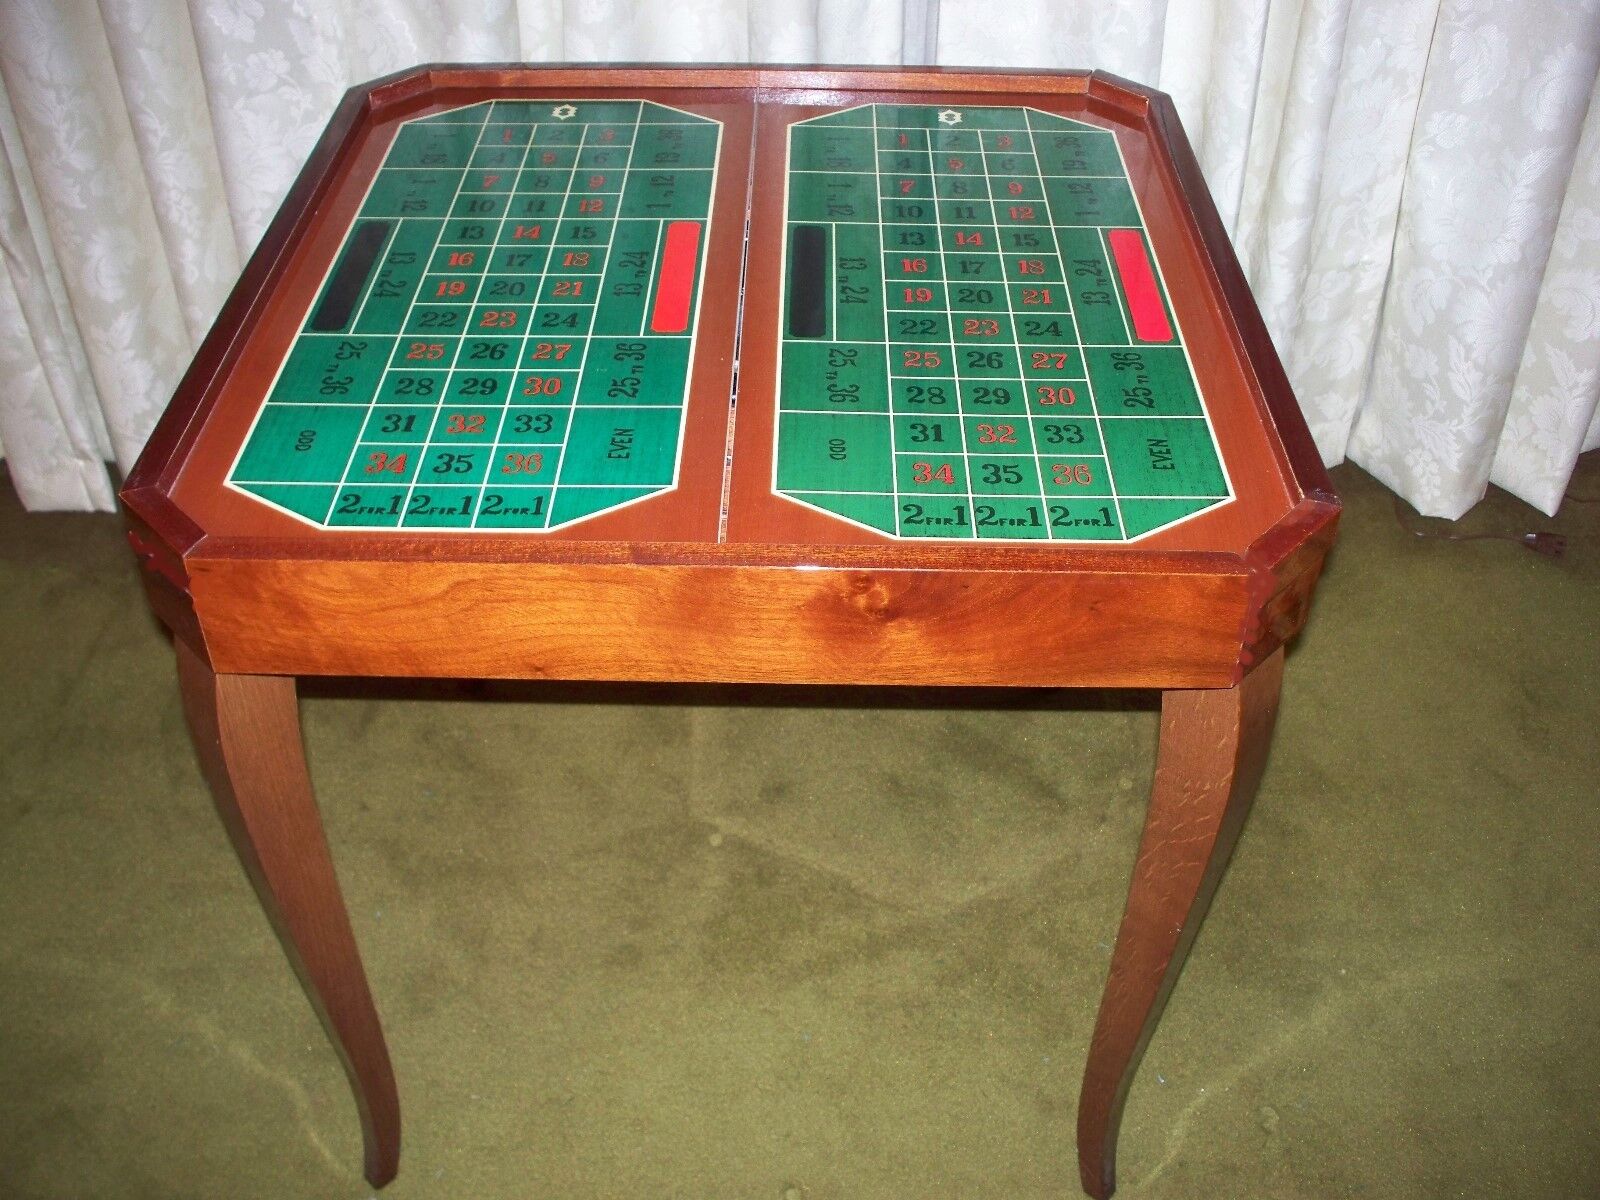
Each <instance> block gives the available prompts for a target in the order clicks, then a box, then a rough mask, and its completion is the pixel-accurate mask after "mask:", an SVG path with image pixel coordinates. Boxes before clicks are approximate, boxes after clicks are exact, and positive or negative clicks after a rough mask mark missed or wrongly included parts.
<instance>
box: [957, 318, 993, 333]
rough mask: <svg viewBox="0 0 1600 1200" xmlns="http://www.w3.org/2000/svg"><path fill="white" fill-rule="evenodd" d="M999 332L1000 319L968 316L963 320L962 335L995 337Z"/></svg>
mask: <svg viewBox="0 0 1600 1200" xmlns="http://www.w3.org/2000/svg"><path fill="white" fill-rule="evenodd" d="M999 332H1000V322H999V321H989V320H985V319H984V318H982V317H968V318H967V319H966V320H964V321H962V322H961V336H962V337H994V335H995V334H997V333H999Z"/></svg>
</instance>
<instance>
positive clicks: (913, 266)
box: [900, 258, 928, 275]
mask: <svg viewBox="0 0 1600 1200" xmlns="http://www.w3.org/2000/svg"><path fill="white" fill-rule="evenodd" d="M927 269H928V260H927V259H925V258H902V259H901V260H900V273H901V274H902V275H921V274H923V273H925V272H926V271H927Z"/></svg>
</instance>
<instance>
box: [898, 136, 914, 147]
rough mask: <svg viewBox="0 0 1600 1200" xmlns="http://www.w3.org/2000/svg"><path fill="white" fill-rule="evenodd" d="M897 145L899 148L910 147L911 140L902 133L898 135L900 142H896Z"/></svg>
mask: <svg viewBox="0 0 1600 1200" xmlns="http://www.w3.org/2000/svg"><path fill="white" fill-rule="evenodd" d="M898 144H899V145H901V146H909V145H911V139H910V138H908V137H906V135H905V134H903V133H902V134H901V135H900V141H899V142H898Z"/></svg>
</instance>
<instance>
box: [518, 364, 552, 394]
mask: <svg viewBox="0 0 1600 1200" xmlns="http://www.w3.org/2000/svg"><path fill="white" fill-rule="evenodd" d="M534 357H535V358H539V357H541V356H540V355H538V354H535V355H534ZM560 391H561V376H559V375H529V376H528V377H527V378H526V379H524V380H523V381H522V394H523V395H524V396H554V395H557V394H558V393H559V392H560Z"/></svg>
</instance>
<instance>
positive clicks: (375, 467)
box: [364, 450, 406, 475]
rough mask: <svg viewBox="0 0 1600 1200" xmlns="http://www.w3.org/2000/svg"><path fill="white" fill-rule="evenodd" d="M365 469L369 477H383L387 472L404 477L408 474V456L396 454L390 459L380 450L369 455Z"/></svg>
mask: <svg viewBox="0 0 1600 1200" xmlns="http://www.w3.org/2000/svg"><path fill="white" fill-rule="evenodd" d="M364 469H365V471H366V473H367V474H368V475H381V474H383V473H384V472H385V471H388V472H390V473H391V474H394V475H404V474H405V473H406V456H405V455H404V454H396V455H395V456H394V457H393V458H390V457H389V456H388V455H387V454H385V453H383V451H381V450H379V451H377V452H376V453H373V454H369V455H367V465H366V467H365V468H364Z"/></svg>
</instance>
